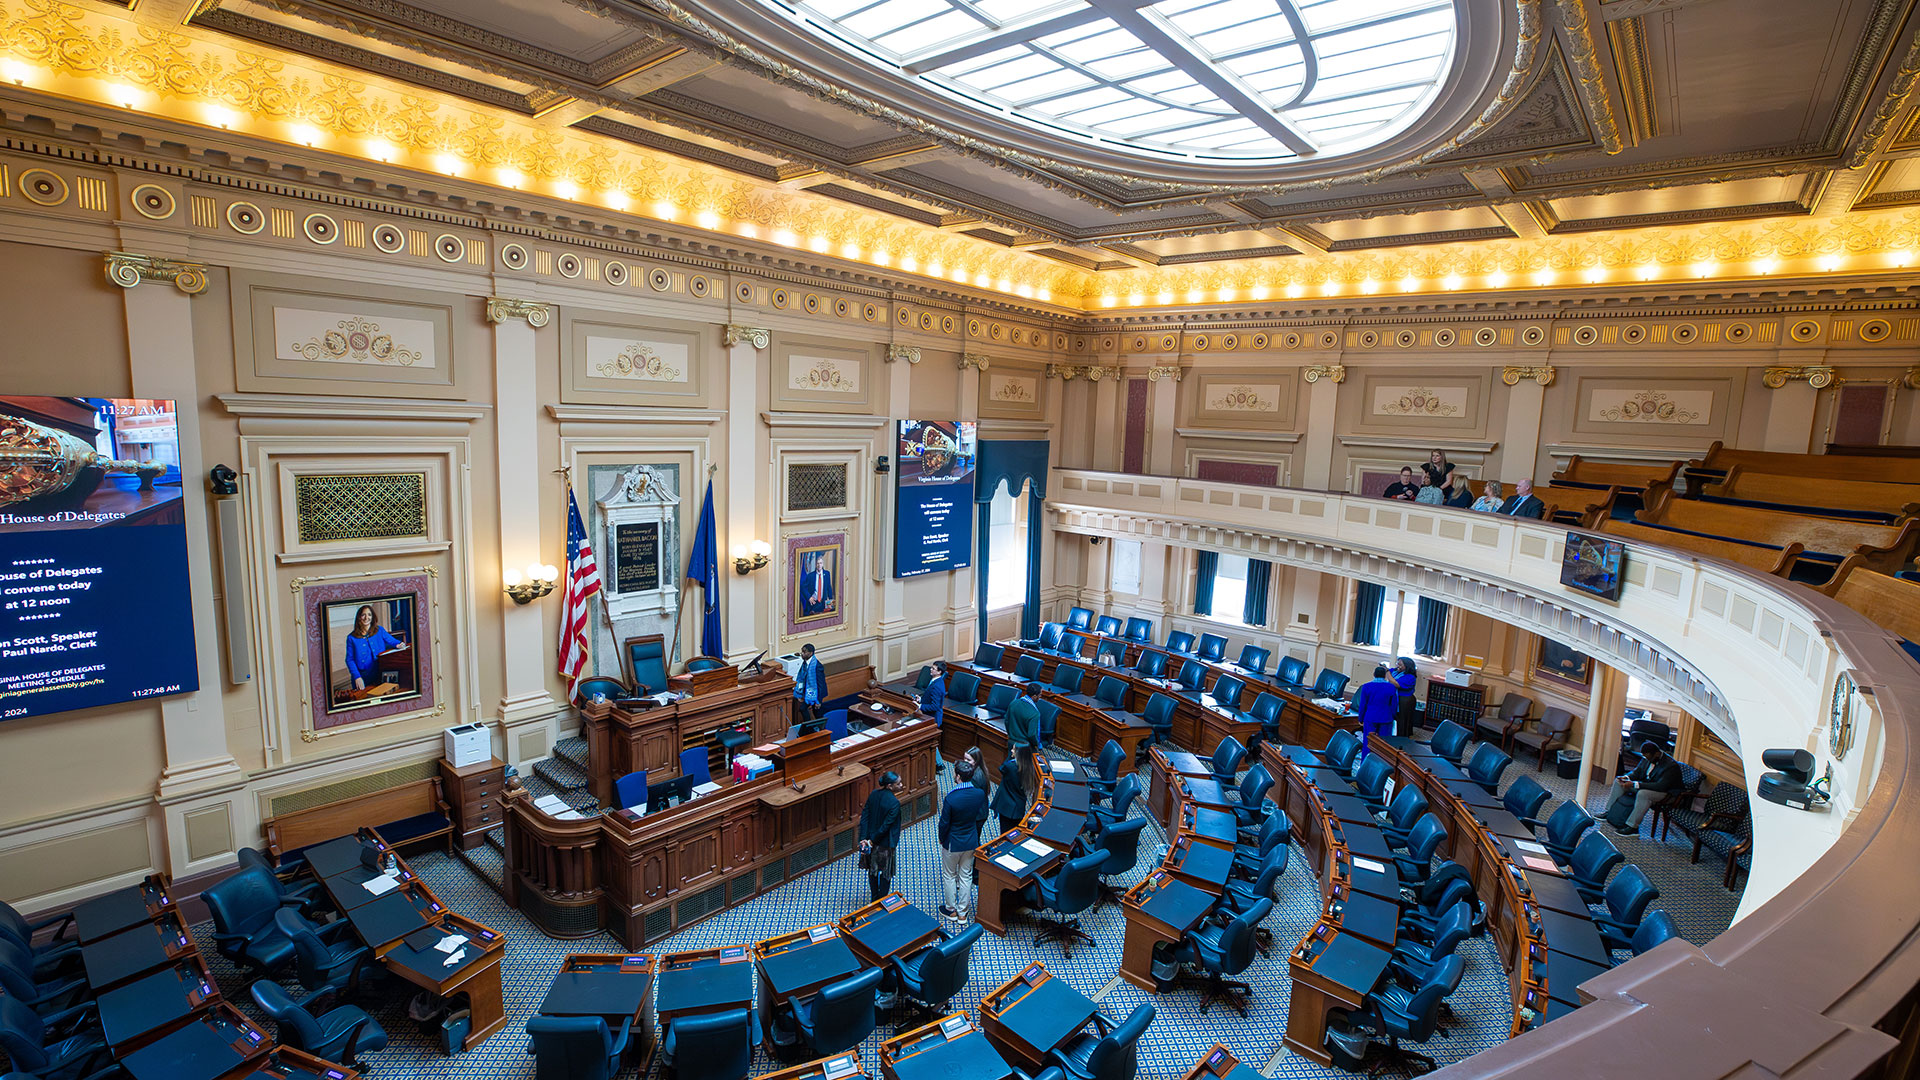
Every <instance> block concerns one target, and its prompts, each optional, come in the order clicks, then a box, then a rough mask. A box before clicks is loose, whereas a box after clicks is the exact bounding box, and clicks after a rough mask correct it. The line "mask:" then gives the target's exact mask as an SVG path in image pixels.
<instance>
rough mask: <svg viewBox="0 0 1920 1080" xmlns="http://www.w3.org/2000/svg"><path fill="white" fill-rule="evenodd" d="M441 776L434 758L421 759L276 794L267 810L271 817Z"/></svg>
mask: <svg viewBox="0 0 1920 1080" xmlns="http://www.w3.org/2000/svg"><path fill="white" fill-rule="evenodd" d="M439 775H440V767H439V765H438V764H436V763H435V762H432V761H421V762H416V763H414V764H412V765H402V766H400V767H399V768H395V769H388V770H387V771H385V772H377V773H368V774H367V775H365V776H354V777H349V778H347V779H345V780H336V781H334V782H333V783H331V784H321V785H320V786H319V787H310V788H308V789H306V790H305V791H294V792H289V793H287V794H285V795H276V796H274V797H273V798H272V799H271V800H270V801H269V803H268V809H267V813H268V815H270V816H272V817H278V816H280V815H281V814H291V813H294V812H296V811H300V810H311V809H313V808H314V807H316V806H322V805H325V804H327V803H330V802H339V801H340V800H341V799H352V798H357V797H359V796H361V795H371V794H373V793H374V792H376V791H385V790H387V789H388V788H394V787H399V786H400V785H402V784H411V783H413V782H414V781H415V780H425V779H427V778H428V777H431V776H439Z"/></svg>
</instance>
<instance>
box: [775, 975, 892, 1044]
mask: <svg viewBox="0 0 1920 1080" xmlns="http://www.w3.org/2000/svg"><path fill="white" fill-rule="evenodd" d="M886 973H887V969H885V968H868V969H866V970H865V971H862V972H860V973H859V974H856V975H850V976H848V977H847V978H844V979H841V980H840V981H839V982H833V983H828V984H827V985H826V986H824V987H822V988H821V989H820V992H819V993H817V994H815V995H813V996H812V997H810V998H807V999H806V1000H804V1001H796V1002H794V1003H793V1022H794V1025H795V1026H796V1027H798V1028H799V1029H800V1041H801V1042H804V1043H806V1045H807V1049H808V1050H809V1051H810V1052H812V1054H813V1056H814V1057H817V1058H822V1057H831V1056H832V1055H834V1054H838V1053H841V1052H842V1051H846V1050H851V1049H853V1048H854V1047H856V1046H859V1045H860V1043H861V1041H862V1040H864V1039H865V1038H866V1037H867V1036H868V1035H871V1034H873V1025H874V1017H873V997H874V994H876V993H877V992H878V991H879V989H880V980H881V978H882V977H883V976H885V975H886Z"/></svg>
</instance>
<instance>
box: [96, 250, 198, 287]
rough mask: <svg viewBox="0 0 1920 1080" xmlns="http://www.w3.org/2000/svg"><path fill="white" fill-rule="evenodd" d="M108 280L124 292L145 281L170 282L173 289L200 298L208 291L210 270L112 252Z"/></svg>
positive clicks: (147, 256)
mask: <svg viewBox="0 0 1920 1080" xmlns="http://www.w3.org/2000/svg"><path fill="white" fill-rule="evenodd" d="M107 280H108V281H111V282H113V283H114V284H115V285H118V286H120V287H121V288H123V289H131V288H133V287H134V286H135V285H138V284H140V283H141V282H143V281H171V282H173V287H174V288H176V289H179V290H180V291H181V292H183V293H186V294H187V295H188V296H198V295H199V294H201V293H203V292H205V291H206V290H207V268H206V267H205V266H202V265H201V264H199V263H190V262H174V261H173V260H171V259H156V258H154V257H153V256H151V255H135V254H133V253H132V252H130V251H109V252H107Z"/></svg>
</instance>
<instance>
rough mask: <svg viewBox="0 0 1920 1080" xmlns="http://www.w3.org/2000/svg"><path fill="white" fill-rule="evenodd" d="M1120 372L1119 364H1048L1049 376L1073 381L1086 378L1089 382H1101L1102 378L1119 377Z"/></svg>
mask: <svg viewBox="0 0 1920 1080" xmlns="http://www.w3.org/2000/svg"><path fill="white" fill-rule="evenodd" d="M1120 373H1121V368H1120V366H1119V365H1118V364H1116V365H1114V366H1112V367H1101V366H1100V365H1098V364H1087V365H1084V366H1078V367H1076V366H1075V365H1073V364H1048V365H1047V378H1049V379H1060V380H1062V381H1064V382H1072V381H1073V380H1075V379H1085V380H1087V381H1088V382H1099V381H1100V380H1102V379H1105V378H1115V379H1117V378H1119V377H1120Z"/></svg>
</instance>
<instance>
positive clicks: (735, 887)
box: [727, 870, 753, 904]
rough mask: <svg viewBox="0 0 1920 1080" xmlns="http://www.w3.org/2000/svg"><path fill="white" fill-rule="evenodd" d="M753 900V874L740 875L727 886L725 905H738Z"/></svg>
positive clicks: (749, 872)
mask: <svg viewBox="0 0 1920 1080" xmlns="http://www.w3.org/2000/svg"><path fill="white" fill-rule="evenodd" d="M751 899H753V872H752V871H751V870H749V871H748V872H746V873H744V874H741V875H740V876H739V877H736V878H734V879H733V880H732V881H731V882H729V883H728V884H727V903H729V904H738V903H741V902H742V901H746V900H751Z"/></svg>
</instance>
